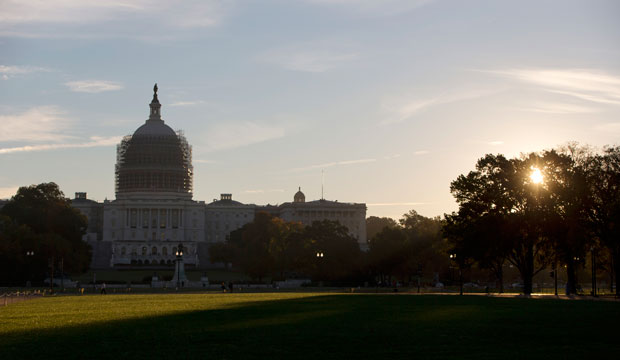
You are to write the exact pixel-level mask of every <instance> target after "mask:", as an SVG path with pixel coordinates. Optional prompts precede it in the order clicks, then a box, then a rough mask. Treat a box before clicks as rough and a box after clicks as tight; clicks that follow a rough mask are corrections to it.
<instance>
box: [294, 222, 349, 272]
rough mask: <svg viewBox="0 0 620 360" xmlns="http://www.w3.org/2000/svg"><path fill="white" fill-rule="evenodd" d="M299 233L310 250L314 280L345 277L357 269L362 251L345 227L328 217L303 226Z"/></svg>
mask: <svg viewBox="0 0 620 360" xmlns="http://www.w3.org/2000/svg"><path fill="white" fill-rule="evenodd" d="M302 236H303V238H304V241H306V242H307V245H306V246H307V247H308V248H309V249H311V250H312V252H311V254H312V256H314V259H315V261H314V264H315V267H314V269H315V270H314V274H315V278H316V279H317V280H331V281H336V280H345V279H347V278H350V277H351V276H352V275H353V274H355V273H357V272H358V270H359V267H360V265H361V263H360V259H361V251H360V248H359V244H358V243H357V240H356V239H355V238H354V237H352V236H351V235H349V231H348V229H347V227H346V226H344V225H341V224H340V223H339V222H337V221H331V220H323V221H315V222H313V223H312V225H310V226H306V227H305V228H304V230H303V235H302ZM316 253H322V254H323V257H316Z"/></svg>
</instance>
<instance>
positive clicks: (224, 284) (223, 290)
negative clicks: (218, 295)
mask: <svg viewBox="0 0 620 360" xmlns="http://www.w3.org/2000/svg"><path fill="white" fill-rule="evenodd" d="M222 292H226V283H225V282H223V281H222Z"/></svg>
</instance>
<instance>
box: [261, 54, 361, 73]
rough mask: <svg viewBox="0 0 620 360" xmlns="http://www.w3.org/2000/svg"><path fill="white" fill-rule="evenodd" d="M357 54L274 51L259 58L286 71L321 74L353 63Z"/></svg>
mask: <svg viewBox="0 0 620 360" xmlns="http://www.w3.org/2000/svg"><path fill="white" fill-rule="evenodd" d="M357 58H358V54H356V53H353V52H341V51H336V50H327V49H316V50H295V49H282V50H274V51H271V52H269V53H266V54H263V55H261V56H259V59H260V60H261V61H264V62H268V63H272V64H275V65H279V66H281V67H283V68H285V69H287V70H293V71H302V72H312V73H322V72H326V71H328V70H332V69H334V68H336V67H338V66H341V65H343V64H346V63H349V62H351V61H354V60H355V59H357Z"/></svg>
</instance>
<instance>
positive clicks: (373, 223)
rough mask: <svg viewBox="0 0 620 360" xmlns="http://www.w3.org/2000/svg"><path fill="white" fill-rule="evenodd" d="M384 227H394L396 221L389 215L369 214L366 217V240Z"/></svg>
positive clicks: (369, 239)
mask: <svg viewBox="0 0 620 360" xmlns="http://www.w3.org/2000/svg"><path fill="white" fill-rule="evenodd" d="M386 227H387V228H396V227H398V223H397V222H396V221H395V220H394V219H392V218H389V217H377V216H370V217H368V218H366V238H367V239H368V242H370V241H371V240H372V238H373V237H375V235H377V234H378V233H379V232H381V230H383V229H384V228H386Z"/></svg>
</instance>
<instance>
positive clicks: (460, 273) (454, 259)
mask: <svg viewBox="0 0 620 360" xmlns="http://www.w3.org/2000/svg"><path fill="white" fill-rule="evenodd" d="M450 260H451V261H454V262H455V263H456V265H457V266H458V268H459V295H463V273H462V272H461V266H459V263H458V262H457V261H456V253H452V254H450Z"/></svg>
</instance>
